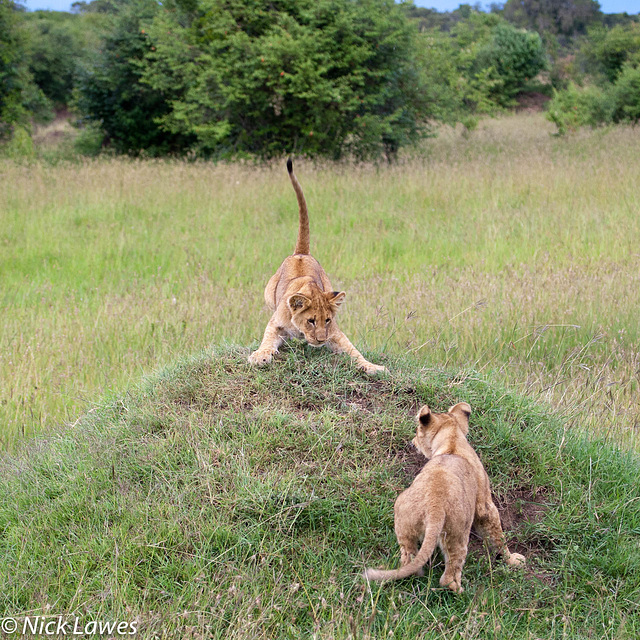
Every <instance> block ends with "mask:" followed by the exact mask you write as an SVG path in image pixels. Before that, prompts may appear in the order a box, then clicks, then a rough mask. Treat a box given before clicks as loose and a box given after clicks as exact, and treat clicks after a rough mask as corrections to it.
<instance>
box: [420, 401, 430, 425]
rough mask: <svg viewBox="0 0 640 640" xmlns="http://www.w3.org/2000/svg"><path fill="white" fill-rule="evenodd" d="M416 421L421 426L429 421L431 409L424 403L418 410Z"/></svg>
mask: <svg viewBox="0 0 640 640" xmlns="http://www.w3.org/2000/svg"><path fill="white" fill-rule="evenodd" d="M418 422H419V423H420V424H421V425H422V426H423V427H426V426H427V425H428V424H429V423H430V422H431V409H429V407H427V405H426V404H425V405H424V407H422V408H421V409H420V411H418Z"/></svg>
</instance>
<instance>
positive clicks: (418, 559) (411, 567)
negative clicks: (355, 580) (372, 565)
mask: <svg viewBox="0 0 640 640" xmlns="http://www.w3.org/2000/svg"><path fill="white" fill-rule="evenodd" d="M444 517H445V516H444V512H442V514H437V515H436V516H435V518H432V519H430V520H429V523H428V524H427V527H426V530H425V532H424V540H423V541H422V545H421V547H420V549H419V551H418V553H417V554H416V556H415V558H414V559H413V560H412V561H411V562H410V563H409V564H405V565H404V567H400V569H395V570H392V571H382V570H380V569H367V570H366V571H365V572H364V577H365V578H366V579H367V580H400V579H401V578H407V577H409V576H411V575H413V574H414V573H417V572H418V571H419V570H420V569H422V567H424V565H425V564H427V561H428V560H429V558H430V557H431V555H432V554H433V552H434V550H435V548H436V544H437V543H438V536H439V535H440V533H441V532H442V527H443V526H444Z"/></svg>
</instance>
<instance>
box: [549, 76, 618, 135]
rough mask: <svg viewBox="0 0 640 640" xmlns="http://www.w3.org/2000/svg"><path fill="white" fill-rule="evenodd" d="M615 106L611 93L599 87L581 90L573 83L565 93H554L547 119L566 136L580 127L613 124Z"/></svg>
mask: <svg viewBox="0 0 640 640" xmlns="http://www.w3.org/2000/svg"><path fill="white" fill-rule="evenodd" d="M613 111H614V104H613V100H612V97H611V95H610V93H609V92H607V91H605V90H603V89H600V88H598V87H593V86H591V87H586V88H584V89H581V88H579V87H577V86H576V85H575V84H573V83H571V84H570V85H569V87H568V88H567V89H565V90H564V91H554V94H553V98H552V100H551V101H550V102H549V103H548V106H547V114H546V115H547V119H548V120H550V121H551V122H553V123H554V124H555V125H556V127H558V133H559V134H560V135H564V134H565V133H567V132H569V131H576V130H577V129H579V128H580V127H584V126H591V127H595V126H597V125H600V124H605V123H607V122H611V120H612V118H613Z"/></svg>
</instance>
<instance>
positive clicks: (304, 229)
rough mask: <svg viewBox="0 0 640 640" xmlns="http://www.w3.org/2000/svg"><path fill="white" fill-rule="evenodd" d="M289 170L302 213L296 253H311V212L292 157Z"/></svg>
mask: <svg viewBox="0 0 640 640" xmlns="http://www.w3.org/2000/svg"><path fill="white" fill-rule="evenodd" d="M287 171H288V172H289V178H291V184H292V185H293V190H294V191H295V192H296V197H297V198H298V209H299V214H300V221H299V223H298V242H297V243H296V249H295V252H294V253H301V254H304V255H309V252H310V247H309V240H310V235H309V213H308V212H307V202H306V200H305V199H304V194H303V193H302V187H301V186H300V183H299V182H298V178H296V174H295V173H293V161H292V160H291V158H289V159H288V160H287Z"/></svg>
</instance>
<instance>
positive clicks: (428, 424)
mask: <svg viewBox="0 0 640 640" xmlns="http://www.w3.org/2000/svg"><path fill="white" fill-rule="evenodd" d="M470 415H471V407H470V406H469V405H468V404H467V403H466V402H459V403H458V404H456V405H454V406H453V407H451V409H449V411H448V412H447V413H431V410H430V409H429V407H427V406H426V405H425V406H424V407H422V408H421V409H420V411H419V412H418V416H417V418H418V431H417V432H416V437H415V438H414V439H413V440H412V441H411V442H412V443H413V445H414V446H415V448H416V449H418V451H420V453H422V454H423V455H424V456H425V457H426V458H429V459H431V458H432V457H433V448H432V443H433V439H434V438H435V437H436V436H437V435H438V433H440V432H441V431H442V430H443V429H451V434H452V437H455V435H454V434H455V431H456V429H459V430H460V431H461V432H462V435H463V436H465V437H466V435H467V434H468V433H469V416H470Z"/></svg>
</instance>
